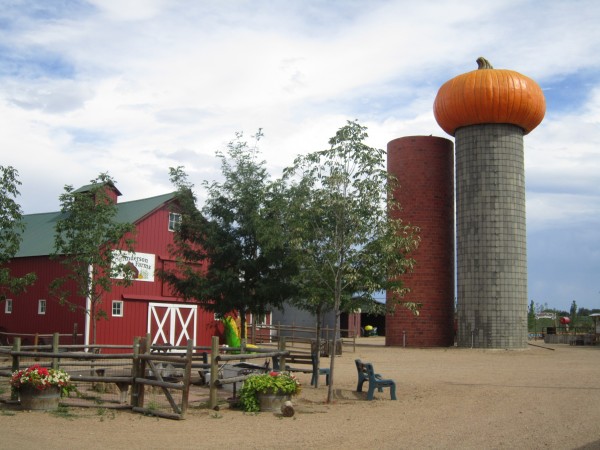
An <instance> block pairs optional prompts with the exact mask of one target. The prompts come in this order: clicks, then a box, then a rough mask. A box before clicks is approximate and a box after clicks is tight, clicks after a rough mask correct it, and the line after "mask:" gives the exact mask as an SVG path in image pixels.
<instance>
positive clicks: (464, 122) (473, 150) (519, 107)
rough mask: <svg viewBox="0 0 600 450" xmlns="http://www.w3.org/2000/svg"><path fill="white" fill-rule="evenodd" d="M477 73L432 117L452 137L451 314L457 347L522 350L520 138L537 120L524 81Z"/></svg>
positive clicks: (530, 87)
mask: <svg viewBox="0 0 600 450" xmlns="http://www.w3.org/2000/svg"><path fill="white" fill-rule="evenodd" d="M477 63H478V65H479V69H478V70H474V71H472V72H468V73H466V74H463V75H459V76H457V77H455V78H453V79H452V80H450V81H448V82H447V83H445V84H444V85H443V86H442V87H441V88H440V90H439V92H438V95H437V97H436V100H435V104H434V113H435V118H436V120H437V122H438V123H439V125H440V126H441V127H442V128H443V129H444V131H446V132H447V133H448V134H451V135H453V136H455V137H456V211H457V214H456V224H457V246H456V247H457V287H458V289H457V297H458V298H457V315H458V336H457V343H458V345H459V346H460V347H480V348H509V349H510V348H525V347H526V346H527V242H526V238H527V236H526V230H525V224H526V221H525V167H524V146H523V136H524V135H525V134H527V133H529V132H530V131H531V130H533V129H534V128H535V127H536V126H537V125H538V124H539V123H540V122H541V121H542V119H543V117H544V113H545V100H544V95H543V93H542V90H541V89H540V87H539V86H538V85H537V84H536V83H535V82H534V81H533V80H531V79H530V78H528V77H525V76H524V75H521V74H519V73H517V72H514V71H511V70H497V69H494V68H492V66H491V65H490V64H489V62H487V61H486V60H485V59H483V58H479V59H478V60H477Z"/></svg>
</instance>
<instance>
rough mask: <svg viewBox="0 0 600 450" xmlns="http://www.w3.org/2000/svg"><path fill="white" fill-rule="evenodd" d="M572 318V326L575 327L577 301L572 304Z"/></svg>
mask: <svg viewBox="0 0 600 450" xmlns="http://www.w3.org/2000/svg"><path fill="white" fill-rule="evenodd" d="M569 313H570V316H571V322H572V326H573V327H575V323H576V322H577V303H576V302H575V300H573V302H572V303H571V310H570V311H569Z"/></svg>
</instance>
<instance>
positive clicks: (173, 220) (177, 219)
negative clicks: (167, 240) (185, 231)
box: [169, 213, 181, 231]
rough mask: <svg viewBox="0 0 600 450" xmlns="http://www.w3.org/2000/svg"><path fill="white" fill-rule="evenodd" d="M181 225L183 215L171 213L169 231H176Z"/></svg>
mask: <svg viewBox="0 0 600 450" xmlns="http://www.w3.org/2000/svg"><path fill="white" fill-rule="evenodd" d="M180 224H181V214H177V213H169V231H176V230H177V227H179V225H180Z"/></svg>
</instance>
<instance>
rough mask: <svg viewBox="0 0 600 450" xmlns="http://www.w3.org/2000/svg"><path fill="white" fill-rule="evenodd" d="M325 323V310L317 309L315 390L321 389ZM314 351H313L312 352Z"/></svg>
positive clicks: (314, 368)
mask: <svg viewBox="0 0 600 450" xmlns="http://www.w3.org/2000/svg"><path fill="white" fill-rule="evenodd" d="M322 321H323V310H322V308H321V307H319V308H318V309H317V327H316V328H317V335H316V336H315V337H316V339H315V345H316V349H315V352H316V353H317V354H316V367H313V371H316V373H317V377H316V383H315V388H318V387H319V375H318V373H319V367H320V366H321V329H322V326H321V322H322ZM311 351H312V350H311Z"/></svg>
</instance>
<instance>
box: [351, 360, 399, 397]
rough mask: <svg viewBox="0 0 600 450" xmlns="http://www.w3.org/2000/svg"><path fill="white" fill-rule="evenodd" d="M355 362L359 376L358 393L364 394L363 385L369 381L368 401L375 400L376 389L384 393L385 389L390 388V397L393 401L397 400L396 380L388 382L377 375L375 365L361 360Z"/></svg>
mask: <svg viewBox="0 0 600 450" xmlns="http://www.w3.org/2000/svg"><path fill="white" fill-rule="evenodd" d="M354 362H355V364H356V371H357V374H358V384H357V385H356V392H362V387H363V383H364V382H365V381H368V382H369V390H368V391H367V400H373V395H374V394H375V389H377V391H379V392H383V388H390V397H391V398H392V400H396V382H395V381H394V380H389V379H387V380H386V379H384V378H382V377H381V375H380V374H378V373H375V370H374V369H373V364H371V363H364V362H362V361H361V360H360V359H356V360H354Z"/></svg>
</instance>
